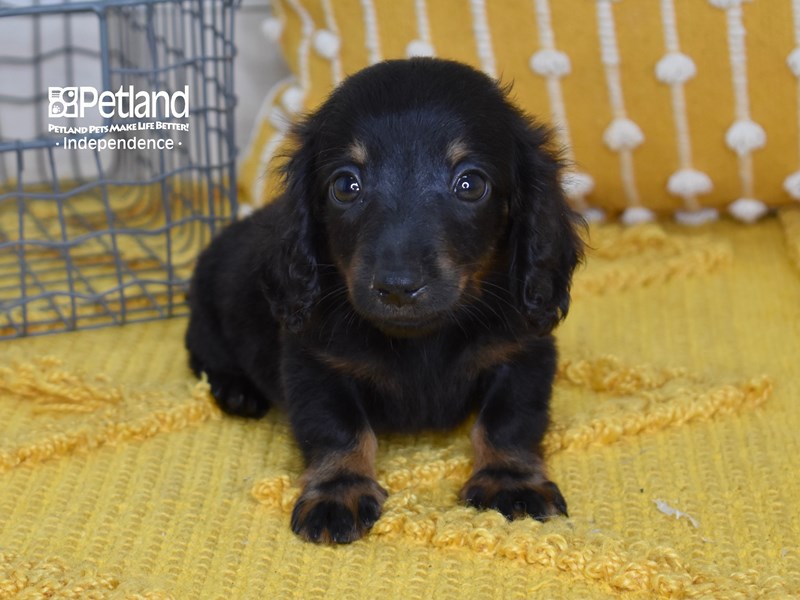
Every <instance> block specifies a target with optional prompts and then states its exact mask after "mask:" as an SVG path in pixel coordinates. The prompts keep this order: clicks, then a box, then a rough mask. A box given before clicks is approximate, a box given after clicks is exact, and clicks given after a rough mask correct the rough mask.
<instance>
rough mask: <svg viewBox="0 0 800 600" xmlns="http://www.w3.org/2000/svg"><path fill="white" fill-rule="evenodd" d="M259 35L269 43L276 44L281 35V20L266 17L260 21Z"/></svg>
mask: <svg viewBox="0 0 800 600" xmlns="http://www.w3.org/2000/svg"><path fill="white" fill-rule="evenodd" d="M261 33H263V34H264V37H266V38H267V39H268V40H269V41H271V42H278V41H279V40H280V39H281V35H283V20H282V19H280V18H278V17H267V18H266V19H264V20H263V21H261Z"/></svg>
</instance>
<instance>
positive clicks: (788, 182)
mask: <svg viewBox="0 0 800 600" xmlns="http://www.w3.org/2000/svg"><path fill="white" fill-rule="evenodd" d="M783 189H784V190H786V193H787V194H789V195H790V196H791V197H792V198H794V199H795V200H800V171H795V172H794V173H792V174H791V175H789V176H788V177H787V178H786V179H784V180H783Z"/></svg>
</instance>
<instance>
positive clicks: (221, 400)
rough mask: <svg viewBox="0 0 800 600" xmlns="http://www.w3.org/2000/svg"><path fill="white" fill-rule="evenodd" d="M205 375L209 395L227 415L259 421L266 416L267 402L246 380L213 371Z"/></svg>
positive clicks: (238, 376)
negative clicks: (209, 390)
mask: <svg viewBox="0 0 800 600" xmlns="http://www.w3.org/2000/svg"><path fill="white" fill-rule="evenodd" d="M206 375H207V376H208V384H209V386H210V387H211V395H212V396H214V400H216V401H217V405H218V406H219V407H220V408H221V409H222V410H223V411H225V412H226V413H228V414H229V415H235V416H237V417H247V418H250V419H259V418H261V417H263V416H264V415H265V414H267V411H268V410H269V402H268V401H267V399H266V398H264V396H263V395H262V394H261V392H260V391H259V390H258V389H257V388H256V386H254V385H253V384H252V383H250V381H249V380H248V379H247V378H245V377H242V376H240V375H231V374H228V373H219V372H215V371H210V372H209V371H206Z"/></svg>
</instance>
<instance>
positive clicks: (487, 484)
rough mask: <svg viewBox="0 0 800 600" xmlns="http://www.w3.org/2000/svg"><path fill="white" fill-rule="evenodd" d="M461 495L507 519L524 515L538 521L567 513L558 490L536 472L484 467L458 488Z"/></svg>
mask: <svg viewBox="0 0 800 600" xmlns="http://www.w3.org/2000/svg"><path fill="white" fill-rule="evenodd" d="M461 499H462V501H463V502H464V503H465V504H467V505H468V506H474V507H475V508H480V509H486V508H490V509H492V510H496V511H498V512H500V513H501V514H502V515H503V516H504V517H505V518H506V519H508V520H509V521H511V520H513V519H519V518H523V517H526V516H530V517H533V518H534V519H536V520H538V521H544V520H546V519H548V518H550V517H553V516H556V515H564V516H569V515H568V513H567V502H566V500H564V496H563V495H562V494H561V490H559V489H558V486H557V485H556V484H555V483H553V482H552V481H548V480H547V479H545V478H544V477H542V476H541V475H539V474H538V473H524V472H520V471H515V470H512V469H504V468H500V469H493V468H487V469H483V470H481V471H479V472H478V473H476V474H474V475H473V476H472V477H471V478H470V480H469V481H468V482H467V483H466V485H464V487H463V488H462V489H461Z"/></svg>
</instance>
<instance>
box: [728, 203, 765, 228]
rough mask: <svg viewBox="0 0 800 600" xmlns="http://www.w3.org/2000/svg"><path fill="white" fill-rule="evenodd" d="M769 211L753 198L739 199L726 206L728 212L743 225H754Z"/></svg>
mask: <svg viewBox="0 0 800 600" xmlns="http://www.w3.org/2000/svg"><path fill="white" fill-rule="evenodd" d="M768 210H769V209H768V208H767V206H766V205H765V204H764V203H763V202H761V200H756V199H755V198H739V199H738V200H737V201H736V202H734V203H732V204H730V205H729V206H728V212H729V213H730V214H732V215H733V216H734V217H736V218H737V219H739V220H740V221H744V222H745V223H755V222H756V221H758V220H759V219H760V218H761V217H763V216H764V215H765V214H766V213H767V211H768Z"/></svg>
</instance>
